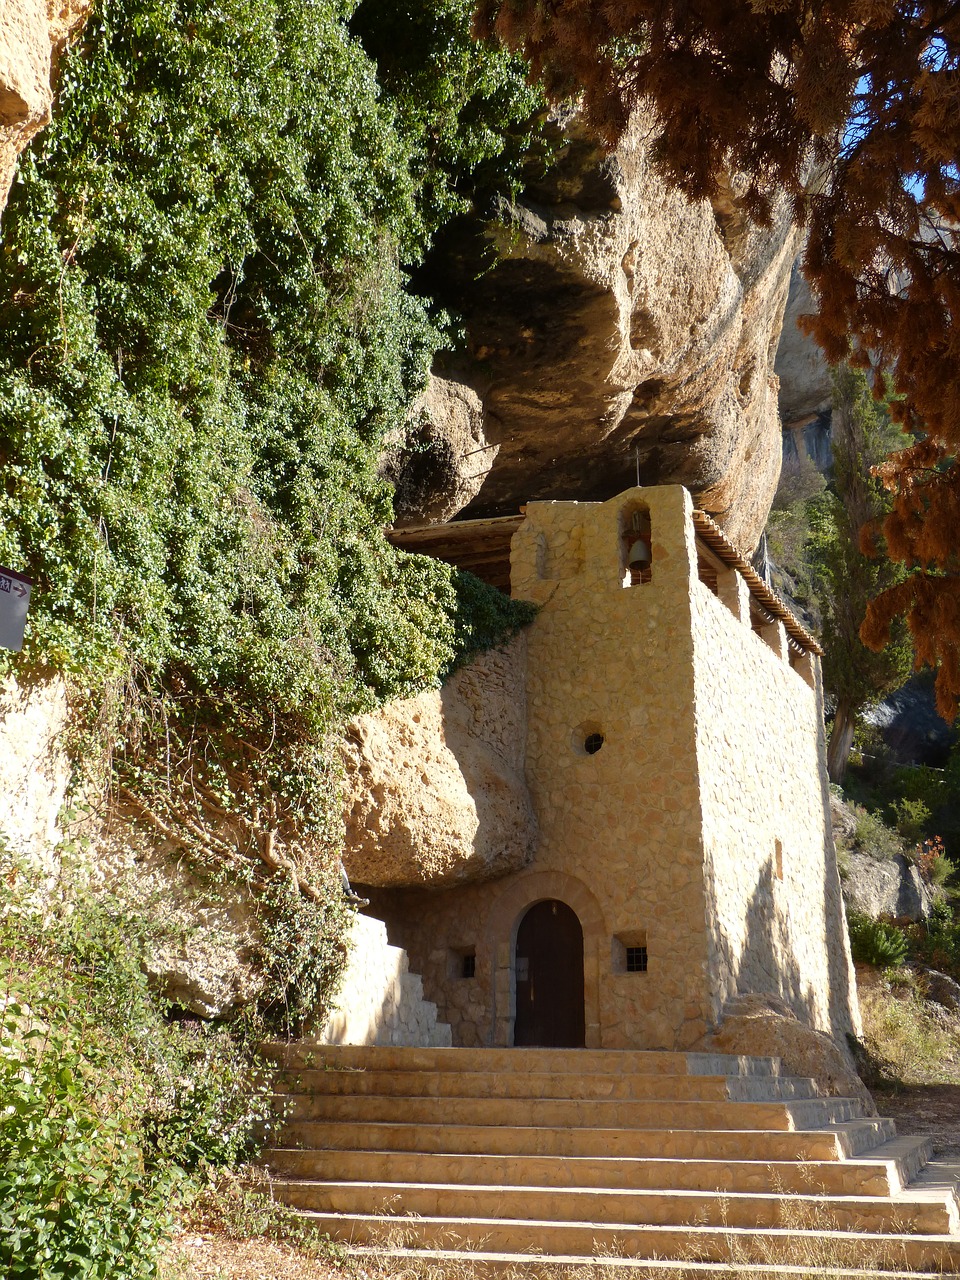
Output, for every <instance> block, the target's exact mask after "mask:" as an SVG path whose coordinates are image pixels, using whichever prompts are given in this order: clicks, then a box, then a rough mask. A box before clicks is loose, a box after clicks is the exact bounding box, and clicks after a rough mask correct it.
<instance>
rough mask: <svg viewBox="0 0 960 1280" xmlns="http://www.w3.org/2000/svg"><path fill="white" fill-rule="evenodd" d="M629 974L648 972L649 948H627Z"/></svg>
mask: <svg viewBox="0 0 960 1280" xmlns="http://www.w3.org/2000/svg"><path fill="white" fill-rule="evenodd" d="M626 952H627V973H646V972H647V948H646V947H627V948H626Z"/></svg>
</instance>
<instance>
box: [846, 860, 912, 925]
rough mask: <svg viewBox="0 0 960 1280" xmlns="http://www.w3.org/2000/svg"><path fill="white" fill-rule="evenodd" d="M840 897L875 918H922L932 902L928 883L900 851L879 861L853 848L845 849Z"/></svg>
mask: <svg viewBox="0 0 960 1280" xmlns="http://www.w3.org/2000/svg"><path fill="white" fill-rule="evenodd" d="M843 896H844V900H845V901H846V902H847V904H848V905H849V906H851V907H853V908H855V909H856V910H857V911H862V912H863V914H864V915H868V916H872V917H873V919H874V920H876V919H877V918H878V917H880V916H893V917H895V918H896V919H900V920H924V919H926V917H927V916H929V914H930V911H931V909H932V907H933V903H934V893H933V890H932V889H931V887H930V885H928V884H927V883H926V882H925V881H924V880H923V878H922V877H921V875H920V872H919V871H918V870H917V868H916V867H915V866H914V865H913V863H912V862H909V861H908V860H907V859H906V858H905V857H904V856H903V854H902V853H898V854H895V855H894V856H893V857H892V858H884V859H882V860H880V859H878V858H871V857H870V855H869V854H867V853H858V852H857V851H856V850H849V851H848V852H846V853H845V854H844V877H843Z"/></svg>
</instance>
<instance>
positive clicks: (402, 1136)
mask: <svg viewBox="0 0 960 1280" xmlns="http://www.w3.org/2000/svg"><path fill="white" fill-rule="evenodd" d="M280 1132H281V1136H282V1140H283V1144H284V1146H290V1147H305V1148H313V1149H318V1148H323V1149H327V1150H334V1151H407V1152H417V1151H420V1152H424V1153H427V1154H430V1153H434V1152H439V1153H443V1154H463V1155H494V1156H514V1155H520V1156H522V1155H542V1156H562V1157H565V1158H566V1157H570V1156H613V1157H618V1158H627V1159H641V1160H643V1159H651V1158H656V1157H665V1158H668V1159H680V1160H686V1159H702V1160H760V1161H773V1162H777V1161H793V1160H807V1161H821V1160H829V1161H834V1160H845V1159H851V1158H853V1157H856V1156H859V1155H862V1154H864V1153H865V1152H868V1151H872V1150H873V1149H874V1148H876V1147H877V1146H878V1145H879V1144H880V1143H883V1142H888V1141H890V1140H891V1139H892V1138H894V1137H895V1135H896V1129H895V1127H894V1123H893V1121H892V1120H888V1119H886V1118H885V1117H881V1116H865V1117H862V1118H860V1119H856V1120H846V1121H842V1122H840V1123H837V1124H834V1125H826V1126H823V1127H822V1128H818V1129H814V1130H782V1129H781V1130H777V1129H765V1130H756V1129H753V1130H742V1129H741V1130H737V1129H726V1130H714V1131H702V1130H697V1129H661V1128H650V1129H625V1128H607V1129H603V1128H594V1129H579V1128H573V1129H571V1128H567V1127H566V1126H553V1127H551V1126H543V1127H539V1126H538V1127H533V1126H529V1125H528V1126H512V1125H506V1124H504V1125H491V1124H483V1125H469V1124H442V1125H432V1126H424V1125H421V1124H416V1123H414V1124H398V1123H395V1122H348V1121H341V1122H339V1123H329V1122H326V1121H300V1122H295V1123H294V1122H288V1123H286V1124H285V1125H283V1126H282V1128H281V1131H280Z"/></svg>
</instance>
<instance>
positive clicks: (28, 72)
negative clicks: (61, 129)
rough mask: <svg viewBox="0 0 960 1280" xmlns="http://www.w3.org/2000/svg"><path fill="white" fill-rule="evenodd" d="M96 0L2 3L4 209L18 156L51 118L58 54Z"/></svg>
mask: <svg viewBox="0 0 960 1280" xmlns="http://www.w3.org/2000/svg"><path fill="white" fill-rule="evenodd" d="M91 6H92V0H63V2H62V3H57V2H56V0H54V3H52V4H50V3H48V0H4V3H3V4H2V5H0V209H2V208H3V206H4V205H5V204H6V202H7V195H8V193H9V191H10V183H11V182H12V181H13V172H14V168H15V166H16V161H17V156H18V155H19V154H20V152H21V151H22V150H23V149H24V147H25V146H26V145H27V143H28V142H29V141H30V139H31V138H32V137H33V136H34V134H36V133H38V132H39V131H40V130H41V129H42V128H43V126H44V125H46V124H49V123H50V106H51V103H52V102H53V89H52V85H51V81H52V79H53V76H54V74H55V71H56V61H57V57H58V55H59V54H60V52H61V50H62V49H63V47H64V45H65V44H66V42H67V40H68V39H69V37H70V35H71V34H72V33H73V32H74V31H76V30H77V28H78V27H80V26H81V25H82V23H83V22H84V20H85V19H86V16H87V14H88V13H89V12H90V9H91Z"/></svg>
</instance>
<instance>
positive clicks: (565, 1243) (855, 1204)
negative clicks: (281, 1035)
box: [264, 1044, 960, 1276]
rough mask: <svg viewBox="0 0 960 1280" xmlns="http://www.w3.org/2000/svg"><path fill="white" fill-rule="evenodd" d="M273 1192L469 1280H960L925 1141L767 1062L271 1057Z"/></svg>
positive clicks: (357, 1243)
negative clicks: (563, 1278) (860, 1279)
mask: <svg viewBox="0 0 960 1280" xmlns="http://www.w3.org/2000/svg"><path fill="white" fill-rule="evenodd" d="M265 1049H266V1052H267V1054H268V1055H269V1056H270V1057H271V1058H272V1059H273V1060H274V1061H275V1062H276V1063H277V1065H278V1075H277V1092H278V1095H279V1096H280V1101H281V1104H282V1106H283V1108H284V1112H285V1120H284V1124H283V1126H282V1128H281V1130H280V1137H281V1141H282V1143H283V1145H281V1146H277V1147H275V1148H273V1149H272V1150H269V1151H268V1152H266V1154H265V1157H264V1158H265V1161H266V1163H267V1166H268V1169H269V1171H270V1177H271V1182H272V1187H273V1194H274V1196H275V1197H276V1198H277V1199H278V1200H281V1201H282V1202H284V1203H285V1204H287V1205H290V1206H292V1207H294V1208H296V1209H297V1210H299V1211H300V1212H302V1213H303V1214H305V1215H307V1216H309V1217H310V1218H311V1219H312V1221H313V1222H314V1223H315V1224H316V1225H317V1226H318V1227H319V1228H320V1229H321V1230H322V1231H325V1232H327V1233H328V1234H329V1235H330V1236H331V1237H332V1238H333V1239H335V1240H339V1241H342V1242H344V1243H346V1244H348V1245H350V1246H352V1248H353V1249H354V1250H356V1251H357V1252H360V1253H363V1252H365V1251H374V1252H376V1253H378V1254H380V1255H381V1256H382V1255H384V1254H387V1255H390V1254H394V1255H396V1256H397V1257H409V1256H410V1253H411V1251H413V1250H416V1251H417V1253H416V1256H417V1257H419V1258H422V1259H424V1260H425V1261H426V1260H429V1261H431V1262H432V1263H436V1264H437V1265H439V1266H441V1267H442V1266H443V1265H444V1264H449V1266H450V1268H451V1271H455V1270H456V1267H457V1266H458V1265H463V1263H464V1262H467V1261H468V1262H469V1267H470V1269H471V1270H470V1272H469V1274H472V1275H475V1276H486V1275H505V1274H507V1273H509V1274H510V1275H511V1276H512V1275H521V1274H528V1275H530V1276H541V1275H543V1273H544V1264H547V1263H549V1264H550V1266H551V1267H552V1268H553V1269H554V1270H556V1271H561V1272H562V1271H563V1270H568V1269H569V1270H576V1269H577V1268H585V1269H586V1270H587V1271H594V1272H596V1273H597V1274H603V1273H612V1272H614V1271H616V1270H617V1268H620V1269H625V1270H627V1271H630V1272H631V1273H632V1272H636V1273H637V1274H644V1275H648V1274H649V1275H653V1274H656V1273H657V1272H658V1271H660V1270H666V1271H674V1272H675V1271H677V1270H678V1269H680V1270H684V1271H691V1272H697V1273H701V1272H706V1273H711V1272H713V1273H721V1272H727V1271H729V1269H730V1267H731V1265H732V1266H734V1267H735V1269H736V1270H738V1271H741V1270H742V1271H745V1272H747V1273H750V1272H762V1271H764V1270H765V1269H766V1270H767V1271H770V1270H776V1271H777V1272H781V1273H783V1274H787V1275H788V1274H791V1273H792V1271H793V1269H794V1268H796V1269H797V1274H809V1272H810V1271H811V1269H813V1268H816V1269H818V1270H828V1271H832V1272H833V1273H834V1274H836V1275H847V1274H849V1275H854V1274H866V1273H871V1274H875V1273H876V1272H878V1271H882V1272H884V1273H917V1272H934V1273H941V1272H960V1203H958V1198H957V1190H956V1184H955V1180H954V1178H953V1176H952V1172H951V1170H950V1169H949V1168H947V1167H943V1166H941V1167H938V1166H935V1165H928V1160H929V1157H930V1151H931V1146H930V1142H929V1139H924V1138H898V1137H897V1136H896V1133H895V1129H894V1125H893V1122H892V1121H891V1120H885V1119H881V1118H878V1117H873V1116H865V1115H864V1114H863V1109H862V1107H861V1105H860V1104H859V1103H858V1102H857V1101H855V1100H854V1099H850V1098H826V1097H821V1096H819V1094H818V1091H817V1087H816V1085H815V1083H814V1082H813V1081H812V1080H807V1079H798V1078H792V1077H789V1076H785V1075H783V1074H782V1073H781V1069H780V1063H779V1060H778V1059H775V1058H742V1057H740V1058H738V1057H731V1056H725V1055H718V1054H717V1055H714V1054H697V1053H687V1054H684V1053H649V1052H634V1051H619V1050H589V1049H569V1050H565V1049H453V1048H434V1049H424V1048H419V1049H418V1048H394V1047H386V1046H382V1047H378V1046H369V1047H359V1046H357V1047H348V1046H336V1047H334V1046H310V1045H300V1044H293V1045H279V1044H277V1045H268V1046H265Z"/></svg>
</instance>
